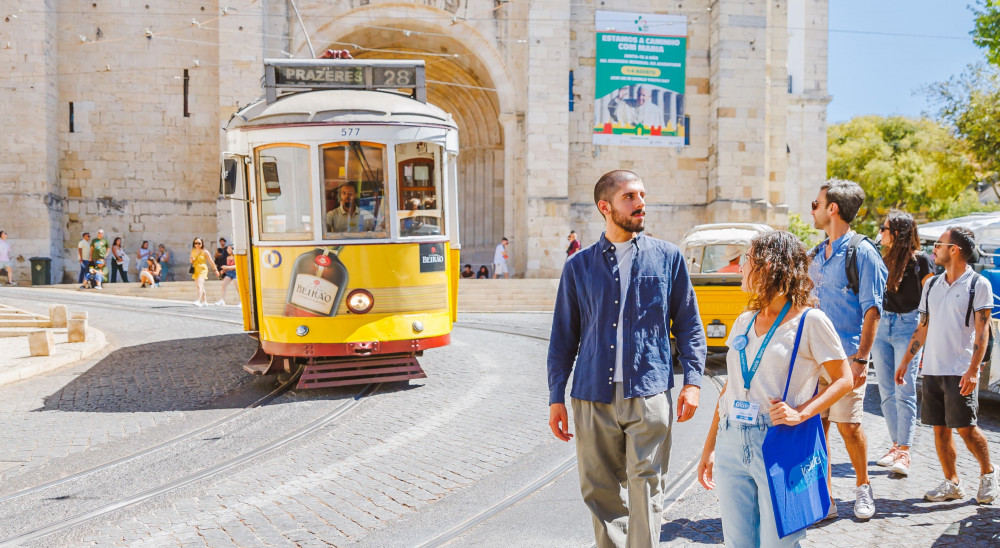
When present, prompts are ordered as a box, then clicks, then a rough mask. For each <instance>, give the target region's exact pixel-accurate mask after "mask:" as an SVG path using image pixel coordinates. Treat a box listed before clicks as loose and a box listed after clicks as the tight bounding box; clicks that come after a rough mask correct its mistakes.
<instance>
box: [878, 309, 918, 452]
mask: <svg viewBox="0 0 1000 548" xmlns="http://www.w3.org/2000/svg"><path fill="white" fill-rule="evenodd" d="M916 329H917V311H916V310H914V311H913V312H906V313H903V314H899V313H896V312H889V311H884V312H882V319H881V320H879V322H878V331H877V332H876V333H875V342H874V343H873V344H872V359H873V360H874V361H875V376H876V377H878V394H879V397H880V398H881V399H882V416H883V417H884V418H885V425H886V426H887V427H888V428H889V438H890V439H892V442H893V443H896V444H899V445H906V446H910V445H912V443H913V430H914V429H915V428H916V426H917V369H918V368H919V365H920V355H921V354H922V353H923V351H920V352H917V355H916V356H914V357H913V360H912V361H910V365H909V367H907V369H906V384H904V385H903V386H899V385H897V384H896V380H895V379H896V368H897V367H899V362H900V360H902V359H903V355H904V354H906V349H907V347H908V346H909V345H910V337H912V336H913V332H914V331H916Z"/></svg>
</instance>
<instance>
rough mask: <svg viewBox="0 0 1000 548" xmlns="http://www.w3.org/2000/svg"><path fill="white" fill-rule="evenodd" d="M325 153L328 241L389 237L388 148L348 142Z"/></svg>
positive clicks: (325, 229)
mask: <svg viewBox="0 0 1000 548" xmlns="http://www.w3.org/2000/svg"><path fill="white" fill-rule="evenodd" d="M321 150H322V162H323V196H324V205H323V218H324V221H325V222H324V234H325V238H326V239H330V240H341V239H354V238H386V237H388V232H387V228H386V203H385V164H386V159H385V155H386V151H385V145H382V144H378V143H367V142H360V141H348V142H342V143H331V144H328V145H323V147H321Z"/></svg>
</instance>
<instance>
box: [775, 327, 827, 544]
mask: <svg viewBox="0 0 1000 548" xmlns="http://www.w3.org/2000/svg"><path fill="white" fill-rule="evenodd" d="M808 313H809V310H808V309H807V310H806V311H805V312H803V313H802V319H801V320H799V330H798V332H797V333H796V334H795V346H794V347H793V349H792V360H791V363H789V365H788V379H787V380H786V381H785V394H784V396H782V398H781V399H782V401H787V398H788V383H789V382H791V380H792V369H793V368H794V367H795V358H796V356H797V355H798V352H799V342H800V341H801V339H802V327H803V326H804V325H805V324H806V314H808ZM818 390H819V387H818V386H817V391H818ZM762 451H763V454H764V469H765V470H767V476H768V487H769V488H770V490H771V505H772V507H773V508H774V516H775V522H776V523H777V525H778V536H779V537H782V538H784V537H786V536H788V535H790V534H792V533H794V532H796V531H799V530H802V529H805V528H806V527H809V526H810V525H812V524H814V523H816V522H817V521H819V520H821V519H823V518H825V517H826V514H827V512H828V511H829V510H830V491H829V489H828V488H827V485H826V477H827V462H828V457H827V449H826V438H825V436H824V435H823V422H822V419H820V417H819V415H816V416H814V417H810V418H809V419H808V420H806V421H805V422H802V423H799V424H798V425H795V426H789V425H785V424H782V425H777V426H772V427H771V428H769V429H768V430H767V434H766V435H765V436H764V445H763V448H762Z"/></svg>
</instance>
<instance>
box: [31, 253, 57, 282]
mask: <svg viewBox="0 0 1000 548" xmlns="http://www.w3.org/2000/svg"><path fill="white" fill-rule="evenodd" d="M29 260H30V261H31V285H51V283H52V259H50V258H48V257H32V258H31V259H29Z"/></svg>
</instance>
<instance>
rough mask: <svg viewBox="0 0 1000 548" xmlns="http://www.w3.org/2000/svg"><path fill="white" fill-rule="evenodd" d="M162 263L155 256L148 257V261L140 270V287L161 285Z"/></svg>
mask: <svg viewBox="0 0 1000 548" xmlns="http://www.w3.org/2000/svg"><path fill="white" fill-rule="evenodd" d="M160 272H161V270H160V265H159V264H158V263H157V262H156V259H155V258H153V257H146V262H145V264H144V265H143V267H142V270H140V271H139V282H140V284H141V285H140V287H160V279H161V278H160Z"/></svg>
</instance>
